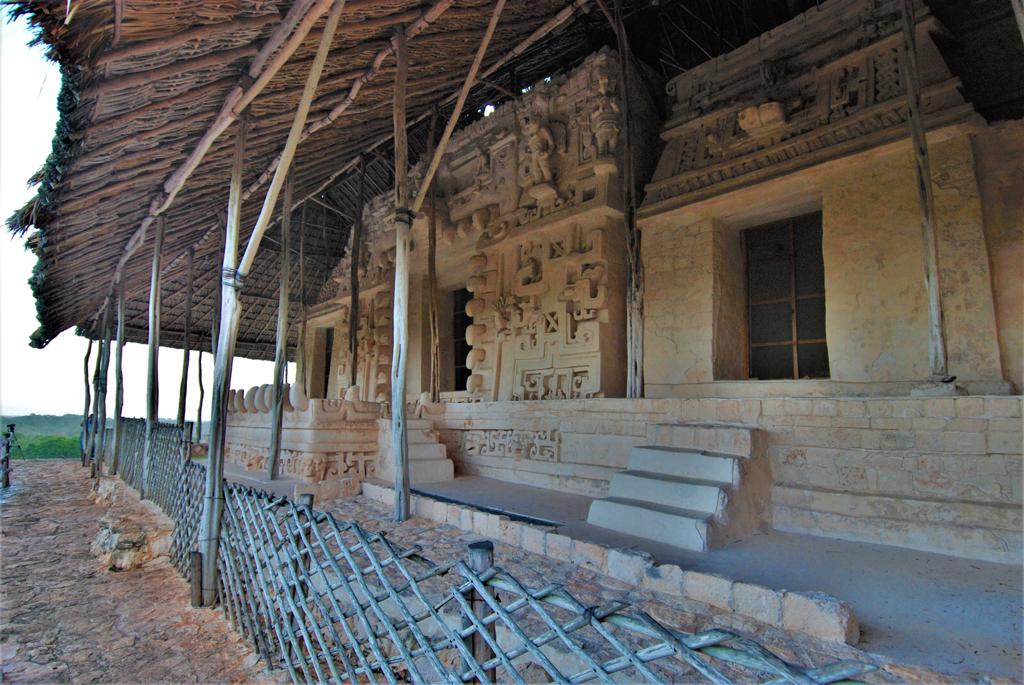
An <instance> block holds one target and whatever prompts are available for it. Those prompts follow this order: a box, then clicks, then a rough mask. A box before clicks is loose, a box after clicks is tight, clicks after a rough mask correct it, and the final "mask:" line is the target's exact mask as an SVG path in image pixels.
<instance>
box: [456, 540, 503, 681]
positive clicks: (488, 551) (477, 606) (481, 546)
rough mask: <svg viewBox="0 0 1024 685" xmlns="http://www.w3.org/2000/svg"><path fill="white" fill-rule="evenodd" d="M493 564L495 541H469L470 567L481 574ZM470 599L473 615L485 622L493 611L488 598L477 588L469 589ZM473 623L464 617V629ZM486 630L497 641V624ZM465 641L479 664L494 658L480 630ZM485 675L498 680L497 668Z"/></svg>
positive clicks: (492, 679)
mask: <svg viewBox="0 0 1024 685" xmlns="http://www.w3.org/2000/svg"><path fill="white" fill-rule="evenodd" d="M492 566H494V543H493V542H491V541H490V540H477V541H476V542H471V543H469V568H471V569H472V570H473V572H474V573H476V574H477V575H478V576H479V575H481V574H483V573H484V572H485V571H487V570H488V569H489V568H491V567H492ZM468 599H469V605H470V607H472V609H473V615H474V616H476V617H477V618H478V619H480V621H481V622H483V619H484V618H486V617H487V615H488V614H490V613H491V608H490V607H489V606H488V604H487V600H485V599H484V598H483V597H482V596H481V595H480V593H479V592H478V591H477V590H475V589H473V590H470V591H469V598H468ZM471 625H473V622H472V621H470V620H469V618H463V619H462V627H463V628H464V629H465V628H469V627H470V626H471ZM486 630H487V634H488V635H489V636H490V637H491V639H493V640H495V642H497V639H496V638H497V624H496V623H491V624H490V625H489V626H487V628H486ZM465 642H467V643H468V644H466V646H467V647H469V648H470V650H471V651H472V652H473V660H474V661H476V662H477V663H478V664H482V663H484V662H486V661H489V660H491V659H493V658H494V651H493V650H492V649H491V647H490V645H488V644H487V640H485V639H484V636H483V635H482V634H480V632H474V633H473V635H472V637H470V638H468V639H467V640H465ZM469 668H470V667H469V664H468V663H466V664H464V665H463V667H462V670H463V671H468V670H469ZM485 675H486V676H487V682H490V683H496V682H498V679H497V669H496V668H492V669H489V670H487V671H485Z"/></svg>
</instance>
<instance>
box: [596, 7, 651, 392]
mask: <svg viewBox="0 0 1024 685" xmlns="http://www.w3.org/2000/svg"><path fill="white" fill-rule="evenodd" d="M614 2H615V5H614V12H613V13H612V14H611V16H609V19H610V20H611V22H612V28H613V29H614V31H615V40H616V44H617V45H618V51H619V102H620V103H621V109H622V120H623V127H622V134H623V151H624V153H625V154H624V157H625V165H624V168H623V170H622V171H623V173H622V188H623V191H624V192H623V199H625V213H626V216H625V223H626V226H625V228H626V231H625V232H626V263H627V266H628V271H627V273H626V276H627V284H626V397H632V398H640V397H643V396H644V265H643V257H642V252H641V248H640V239H641V234H640V231H639V230H638V229H637V227H636V205H637V197H636V165H635V160H634V158H633V115H632V107H631V106H630V98H629V81H630V76H631V69H630V64H629V61H630V59H631V57H632V54H633V52H632V48H630V46H629V40H628V38H627V35H626V26H625V24H624V23H623V10H622V0H614ZM600 4H601V6H602V8H604V9H605V10H606V11H607V8H606V7H604V1H603V0H601V1H600Z"/></svg>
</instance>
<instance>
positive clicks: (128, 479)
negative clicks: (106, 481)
mask: <svg viewBox="0 0 1024 685" xmlns="http://www.w3.org/2000/svg"><path fill="white" fill-rule="evenodd" d="M121 431H122V433H121V454H120V456H119V457H118V465H117V474H118V475H119V476H121V480H123V481H124V482H125V483H128V485H130V486H132V487H133V488H135V489H136V490H139V489H140V488H139V486H140V485H141V484H142V448H143V445H145V444H146V421H145V419H122V424H121ZM108 463H112V462H108Z"/></svg>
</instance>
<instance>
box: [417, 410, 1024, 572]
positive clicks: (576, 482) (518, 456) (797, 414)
mask: <svg viewBox="0 0 1024 685" xmlns="http://www.w3.org/2000/svg"><path fill="white" fill-rule="evenodd" d="M666 422H669V423H677V422H696V423H709V422H710V423H733V424H735V423H738V424H742V425H747V426H755V427H759V428H761V429H763V431H764V432H765V434H766V436H767V445H768V454H769V456H770V459H771V463H772V471H773V481H774V484H775V487H774V491H773V505H772V511H773V521H774V523H773V525H774V526H775V527H776V528H778V529H781V530H791V531H800V532H807V533H814V534H822V535H832V536H836V537H842V538H847V539H852V540H861V541H866V542H878V543H883V544H896V545H901V546H907V547H912V548H916V549H924V550H929V551H938V552H942V553H949V554H956V555H961V556H968V557H974V558H980V559H989V560H995V561H1006V562H1009V561H1013V560H1014V559H1019V555H1020V553H1021V478H1022V471H1021V462H1022V457H1021V449H1022V447H1021V445H1022V437H1021V398H1019V397H1013V398H1008V397H959V398H941V399H908V398H873V399H868V398H843V399H802V398H764V399H663V400H612V399H594V400H582V401H560V402H517V403H477V404H469V403H466V404H448V405H445V409H444V413H443V415H440V416H437V417H435V425H436V426H437V427H438V428H439V429H440V434H441V438H442V441H443V442H445V443H446V445H447V448H448V454H449V456H450V457H451V458H452V459H453V460H454V461H455V463H456V471H457V472H458V473H461V474H477V475H482V476H487V477H491V478H499V479H503V480H509V481H513V482H518V483H526V484H530V485H536V486H540V487H546V488H551V489H554V490H566V491H570V492H576V493H580V494H585V495H591V496H603V495H605V494H606V493H607V486H608V481H609V480H610V479H611V476H612V475H613V474H614V473H615V472H616V471H618V470H621V469H623V468H625V467H626V463H627V460H628V456H629V450H630V448H631V447H633V446H634V445H641V444H650V440H649V439H648V437H647V436H648V427H649V426H650V425H651V424H657V423H666ZM711 447H712V448H713V446H711Z"/></svg>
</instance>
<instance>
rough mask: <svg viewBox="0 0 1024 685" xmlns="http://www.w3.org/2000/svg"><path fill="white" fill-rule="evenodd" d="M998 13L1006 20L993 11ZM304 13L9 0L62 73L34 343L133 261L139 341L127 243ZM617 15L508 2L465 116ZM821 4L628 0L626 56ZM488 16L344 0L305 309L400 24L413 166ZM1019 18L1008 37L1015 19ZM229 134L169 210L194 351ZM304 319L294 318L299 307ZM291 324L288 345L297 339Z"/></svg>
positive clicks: (253, 291)
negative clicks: (412, 29)
mask: <svg viewBox="0 0 1024 685" xmlns="http://www.w3.org/2000/svg"><path fill="white" fill-rule="evenodd" d="M943 2H945V3H946V4H955V3H952V2H951V0H943ZM1003 2H1005V4H1006V12H1005V13H1004V12H1002V10H1000V9H999V7H1000V3H1003ZM312 4H313V0H295V2H290V1H289V0H218V1H217V2H204V1H203V0H180V1H178V2H169V1H167V0H164V1H162V2H159V1H156V0H132V1H131V2H127V1H126V0H70V2H65V1H64V0H61V1H56V0H48V1H29V0H15V1H14V2H10V3H8V5H9V7H10V15H11V16H12V17H17V16H25V17H27V18H28V20H29V22H30V23H31V24H32V25H33V27H35V29H36V31H37V34H38V38H37V41H38V42H40V43H43V44H44V45H45V46H46V47H47V50H48V54H49V56H50V57H51V58H52V59H54V60H56V61H57V62H58V63H59V65H60V68H61V72H62V77H63V84H62V89H61V92H60V96H59V99H58V108H59V113H60V120H59V123H58V126H57V131H56V133H55V136H54V142H53V151H52V153H51V154H50V156H49V158H48V159H47V161H46V163H45V165H44V166H43V168H42V169H41V170H40V171H39V172H38V173H37V175H36V177H35V178H34V179H33V180H35V181H38V182H39V190H38V192H37V195H36V197H35V198H33V199H32V201H30V202H29V203H28V204H27V205H26V206H25V207H23V208H22V209H21V210H19V211H18V212H16V213H15V214H14V216H12V217H11V218H10V219H9V221H8V226H9V228H10V229H11V230H12V231H14V232H15V233H16V234H19V233H24V232H26V231H28V230H30V229H32V233H31V234H30V236H29V238H28V244H29V246H30V247H31V248H32V249H33V250H34V251H35V253H36V255H37V256H38V264H37V266H36V269H35V272H34V274H33V277H32V279H31V281H30V282H31V285H32V287H33V292H34V294H35V297H36V301H37V312H38V318H39V323H40V327H39V330H38V331H37V332H36V333H35V334H34V336H33V339H32V344H33V345H35V346H39V347H42V346H45V345H46V344H47V343H48V342H49V341H50V340H52V339H53V338H54V337H55V336H56V335H58V334H59V333H60V332H62V331H64V330H66V329H68V328H70V327H73V326H78V327H79V332H80V333H81V334H83V335H89V336H94V337H95V336H96V335H97V333H98V331H97V325H98V323H97V322H98V313H99V311H100V309H101V308H102V306H103V305H104V303H105V302H107V301H108V298H109V297H110V296H111V295H112V293H113V287H114V281H115V273H117V269H118V264H119V262H122V261H123V277H124V283H125V289H126V293H127V301H128V304H127V310H128V319H127V338H128V340H130V341H136V342H143V341H145V339H146V328H147V319H146V317H147V300H148V293H149V278H150V267H151V258H152V248H151V243H152V242H153V241H152V239H151V236H152V234H153V232H154V231H153V230H152V228H150V230H149V231H148V232H147V233H148V235H146V236H145V237H146V242H145V243H143V244H142V245H141V247H140V248H139V249H135V250H134V251H132V250H131V249H130V247H131V246H132V245H133V244H134V243H135V242H137V241H138V238H139V237H140V235H139V234H138V232H139V229H140V226H141V225H142V224H143V220H144V219H146V217H148V216H150V215H151V214H152V209H153V207H154V206H156V205H158V204H159V203H160V202H163V201H164V200H166V192H165V184H167V183H168V181H169V179H170V178H172V176H173V174H174V173H175V171H176V170H177V169H179V167H180V166H181V165H182V164H183V162H184V161H185V160H186V159H187V158H188V157H189V155H190V154H191V153H192V152H193V150H194V149H195V148H196V146H197V144H198V142H199V141H200V139H201V138H202V137H203V136H204V134H205V133H206V132H207V131H208V129H209V128H210V126H211V124H212V122H213V121H214V120H215V118H216V117H217V115H218V112H220V111H221V109H222V107H223V106H224V102H225V99H226V98H227V97H228V96H229V93H231V91H232V90H233V89H236V88H237V87H238V86H239V85H242V87H246V86H248V85H249V84H251V83H252V74H251V65H252V63H253V60H254V57H255V56H256V55H257V54H258V52H259V50H260V48H261V47H262V46H264V45H265V44H266V43H267V41H268V40H272V36H273V35H274V32H275V29H278V27H279V26H282V25H283V24H284V23H285V22H286V20H287V19H288V17H289V13H290V12H291V13H292V16H294V14H295V13H296V12H299V11H300V10H302V9H303V8H306V7H308V6H310V5H312ZM613 4H614V2H613V0H593V1H591V0H510V1H509V2H508V4H507V6H506V8H505V10H504V12H503V14H502V16H501V21H500V23H499V25H498V28H497V31H496V33H495V36H494V39H493V40H492V42H491V44H490V48H489V49H488V52H487V55H486V58H485V60H484V63H483V64H484V68H483V70H482V74H481V78H479V79H478V81H477V84H476V86H475V87H474V90H473V92H472V94H471V97H470V101H469V103H468V104H467V108H466V110H464V112H465V113H464V119H465V120H466V121H468V120H472V119H473V118H475V117H478V116H480V111H481V107H482V106H483V105H484V104H485V103H495V104H497V103H499V102H501V101H503V100H505V99H507V98H508V97H510V96H512V94H514V93H516V92H519V89H520V88H521V87H522V86H523V85H528V84H531V83H533V82H534V81H536V80H538V79H540V78H542V77H544V76H547V75H550V74H553V73H556V72H558V71H560V70H564V69H567V68H571V67H572V66H575V65H576V64H578V63H579V62H580V61H581V60H582V59H583V58H584V57H585V56H586V55H588V54H590V53H592V52H593V51H595V50H597V49H599V48H600V47H602V46H605V45H609V46H612V47H614V46H615V40H614V34H613V32H612V31H611V30H610V27H609V24H608V21H607V16H606V13H607V10H608V7H609V6H612V5H613ZM816 4H818V3H817V2H816V1H815V0H756V1H755V0H660V1H655V0H622V5H623V14H624V16H625V17H626V28H627V33H628V35H629V40H630V44H631V46H632V48H633V51H634V54H635V56H636V58H637V61H638V62H639V63H640V64H641V65H644V66H646V68H647V72H648V73H649V74H650V77H651V82H652V87H654V88H656V87H658V86H657V82H658V81H659V79H660V78H665V77H670V76H673V75H675V74H677V73H679V72H680V71H682V70H685V69H687V68H689V67H692V66H693V65H695V64H699V63H700V62H703V61H704V60H706V59H708V58H709V57H713V56H715V55H718V54H722V53H724V52H727V51H729V50H731V49H733V48H735V47H737V46H739V45H742V44H743V43H744V42H746V41H747V40H750V39H751V38H753V37H756V36H757V35H758V34H760V33H762V32H763V31H766V30H768V29H770V28H772V27H774V26H776V25H778V24H780V23H782V22H783V21H786V20H787V19H789V18H791V17H792V16H794V15H795V14H797V13H799V12H801V11H804V10H806V9H808V8H810V7H813V6H815V5H816ZM973 5H974V6H975V8H974V10H973V11H972V13H971V16H975V17H976V16H977V14H978V11H977V7H978V6H981V5H985V6H986V7H990V8H992V7H994V8H996V9H994V10H991V12H990V14H992V16H995V17H996V18H997V19H998V20H999V21H1005V16H1004V15H1008V13H1009V12H1010V10H1009V3H1008V2H1007V1H1006V0H979V1H978V2H974V3H973ZM492 8H493V1H492V0H455V1H454V2H452V1H451V0H347V2H346V4H345V7H344V10H343V13H342V18H341V25H340V27H339V29H338V32H337V34H336V35H335V38H334V41H333V44H332V49H331V52H330V54H329V57H328V60H327V65H326V68H325V70H324V73H323V76H322V78H321V80H320V84H319V87H318V89H317V91H316V97H315V100H314V103H313V107H312V110H311V112H310V116H309V119H308V123H307V128H310V127H313V128H315V127H317V126H322V128H319V130H315V132H311V133H310V135H308V136H307V137H306V138H305V139H304V141H303V142H302V144H301V145H300V146H299V150H298V154H297V156H296V159H295V162H294V164H293V166H292V174H293V176H294V184H295V202H294V203H293V207H291V208H288V209H289V211H293V218H292V227H293V228H292V231H293V237H292V249H293V250H295V251H297V250H298V245H299V239H298V237H297V235H296V233H297V232H298V231H300V230H301V233H302V242H303V252H304V264H305V269H304V271H305V275H304V280H303V282H302V283H300V282H299V274H298V269H295V270H294V271H293V275H292V293H293V295H292V299H293V301H295V302H300V301H302V300H305V301H306V302H309V303H312V302H314V301H315V298H316V295H317V293H318V292H319V291H320V289H321V287H322V286H323V284H324V282H325V280H326V279H327V277H328V276H329V274H330V272H331V269H332V268H333V267H334V265H335V264H336V263H337V262H338V260H339V259H340V258H341V256H342V253H343V251H344V246H345V244H346V241H347V236H348V232H349V230H350V227H351V226H352V223H353V220H354V217H355V215H356V213H357V207H358V193H357V191H356V188H357V184H358V178H357V177H358V168H357V167H358V162H357V160H358V159H360V156H361V155H363V157H362V159H363V160H364V161H363V163H365V165H366V182H367V196H368V197H372V196H373V195H374V194H377V193H381V192H386V191H387V190H388V189H389V188H390V187H391V184H392V161H391V160H392V150H391V147H392V145H391V142H390V139H391V134H392V131H391V128H392V112H391V107H392V89H393V77H394V71H395V68H394V58H393V55H392V52H391V51H392V47H391V41H390V38H391V36H392V35H393V33H394V31H395V30H396V29H397V28H399V27H401V26H406V25H409V24H412V23H415V22H420V28H421V29H422V30H421V31H420V32H419V33H418V34H417V35H416V36H415V37H413V38H412V39H411V40H410V42H409V48H410V71H409V81H408V93H409V97H408V112H409V120H410V122H412V125H411V127H410V136H409V138H410V140H409V145H410V158H411V160H410V161H411V162H415V161H416V159H417V158H418V157H419V156H421V155H422V154H424V151H425V150H426V147H427V140H426V139H427V119H428V117H429V114H430V112H431V111H432V109H433V108H435V107H439V108H440V115H441V116H442V117H445V116H447V114H448V111H450V106H451V102H452V100H453V95H454V93H455V92H456V91H457V90H458V88H459V86H460V84H461V82H462V79H463V78H464V76H465V74H466V72H467V70H468V68H469V65H470V63H471V61H472V59H473V55H474V53H475V51H476V48H477V46H478V44H479V41H480V38H481V36H482V34H483V32H484V29H485V27H486V25H487V22H488V19H489V16H490V14H491V11H492ZM428 18H429V19H430V22H429V24H427V23H426V21H425V19H428ZM965 21H966V20H965ZM1009 21H1010V22H1011V25H1012V21H1013V19H1012V16H1010V18H1009ZM323 23H324V17H321V19H320V20H319V21H318V22H317V23H316V25H315V26H314V27H313V29H312V30H311V31H310V32H309V33H308V35H307V36H306V37H305V39H304V40H303V41H302V43H301V45H300V46H299V48H298V49H297V50H296V52H295V53H294V54H293V55H292V56H291V57H290V59H288V61H287V63H286V64H285V66H284V67H283V68H282V69H281V70H280V71H279V72H278V73H277V74H276V75H275V76H274V77H273V78H272V79H271V80H270V82H269V83H268V85H267V86H266V88H265V89H264V90H263V91H262V92H261V93H260V94H259V95H258V96H257V97H256V99H255V100H254V101H253V102H252V104H251V105H250V106H249V115H250V128H249V137H248V145H247V148H246V153H245V178H244V185H243V187H244V188H245V190H246V194H245V202H244V203H243V211H242V240H243V245H244V241H245V239H246V238H247V236H248V233H249V232H250V231H251V229H252V226H253V225H254V223H255V220H256V217H257V215H258V213H259V210H260V205H261V204H262V201H263V194H264V192H265V189H266V184H267V181H268V180H269V176H270V171H271V170H272V169H273V164H274V162H275V160H276V159H277V157H278V155H279V153H280V151H281V148H282V147H283V145H284V140H285V137H286V135H287V131H288V127H289V126H290V124H291V121H292V117H293V114H294V111H295V109H296V106H297V103H298V100H299V97H300V94H301V91H302V85H303V83H304V81H305V78H306V75H307V73H308V70H309V67H310V64H311V63H312V60H313V55H314V53H315V52H316V48H317V44H318V42H319V39H320V35H321V34H322V27H323ZM967 81H968V79H967V78H965V82H967ZM1004 82H1005V79H1004ZM356 84H358V85H356ZM354 86H355V87H354ZM1011 86H1012V84H1011ZM1018 92H1020V91H1018ZM998 104H999V106H1000V107H1003V108H1004V109H1007V108H1008V109H1009V110H1010V111H1013V110H1014V108H1015V107H1017V103H1016V102H1011V103H1010V104H1009V105H1007V103H1006V102H1003V101H1000V102H999V103H998ZM993 106H995V105H993ZM339 112H340V115H339V116H337V117H336V118H334V116H335V115H338V114H339ZM332 119H333V121H332ZM326 124H329V125H326ZM236 128H237V126H232V127H231V128H229V129H228V131H227V132H225V133H224V134H223V135H220V136H219V137H218V138H217V139H216V140H215V142H214V144H213V146H212V147H211V148H210V150H209V151H208V152H207V154H206V155H205V157H204V158H203V159H202V161H201V163H200V164H199V165H198V167H197V168H196V169H195V170H194V172H193V173H191V175H190V177H189V178H188V180H187V182H186V183H185V185H184V187H183V188H182V189H181V191H180V192H179V193H178V194H177V196H176V197H175V198H174V199H173V203H171V204H170V206H169V208H168V209H167V211H166V212H164V213H163V217H164V218H165V221H166V237H165V241H164V250H163V255H164V268H163V272H162V273H163V282H164V285H163V293H164V302H163V308H162V311H163V324H162V335H161V344H163V345H169V346H174V347H181V346H182V345H183V342H184V340H183V338H184V336H183V320H184V310H185V287H184V286H185V283H186V282H187V280H188V279H189V277H190V275H189V271H188V268H187V265H186V258H185V255H186V253H187V252H188V250H189V249H190V248H194V251H195V262H194V271H193V275H192V276H191V278H192V280H193V283H194V285H195V291H194V295H193V334H192V338H191V342H190V345H191V347H192V348H193V349H209V346H210V331H211V324H212V321H213V317H214V315H215V311H216V306H215V305H216V302H217V299H218V283H219V271H220V260H221V256H222V252H223V247H222V239H223V238H222V236H223V227H224V222H225V217H224V212H225V209H226V207H227V193H228V178H229V174H230V165H231V158H232V153H233V147H234V138H235V130H236ZM125 255H128V256H127V257H125ZM279 260H280V243H279V240H278V236H277V233H276V229H272V230H271V232H270V233H269V234H268V236H267V239H265V240H264V243H263V247H262V248H261V250H260V253H259V256H258V258H257V260H256V263H255V264H254V266H253V269H252V271H251V273H250V274H249V276H248V278H247V280H246V288H245V290H244V291H243V294H242V305H243V314H242V322H241V326H240V330H239V336H238V345H237V353H238V354H239V355H242V356H248V357H254V358H272V357H273V349H274V321H275V318H276V312H277V288H278V268H279ZM297 309H298V307H292V313H293V315H296V314H297ZM292 331H293V333H292V336H291V337H292V343H294V337H295V333H294V327H292Z"/></svg>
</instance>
